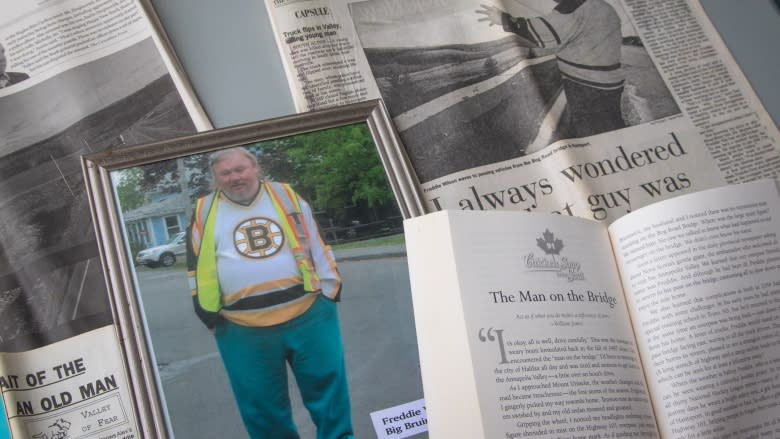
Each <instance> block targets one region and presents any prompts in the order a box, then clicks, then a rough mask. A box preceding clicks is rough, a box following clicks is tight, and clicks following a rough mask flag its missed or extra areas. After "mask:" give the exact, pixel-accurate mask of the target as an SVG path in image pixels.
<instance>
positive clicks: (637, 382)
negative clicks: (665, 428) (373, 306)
mask: <svg viewBox="0 0 780 439" xmlns="http://www.w3.org/2000/svg"><path fill="white" fill-rule="evenodd" d="M437 216H439V218H440V219H442V221H440V222H436V221H432V220H431V217H433V218H436V217H437ZM444 219H447V221H444ZM417 224H419V226H418V227H415V225H417ZM447 224H449V227H450V229H449V233H442V231H441V230H442V229H443V228H446V227H447ZM406 230H407V243H408V252H409V265H410V267H411V268H410V270H411V272H412V292H413V296H414V300H415V319H416V320H417V321H418V331H428V334H422V333H421V334H420V335H419V336H418V345H419V347H420V352H421V362H422V364H421V367H422V370H423V382H424V387H425V398H426V405H427V410H428V415H429V430H430V432H431V435H432V436H437V435H438V436H440V437H464V436H460V435H458V434H457V433H458V431H462V430H461V428H466V427H465V426H466V425H468V424H471V423H474V422H475V421H477V422H479V421H480V420H481V423H482V425H483V428H484V433H483V436H480V437H486V438H499V437H500V438H517V437H527V436H534V437H598V435H599V434H601V435H602V436H604V435H606V434H611V433H615V434H616V436H614V437H618V436H619V434H620V433H628V434H631V432H633V433H634V434H639V435H640V436H639V437H656V435H657V430H656V426H655V422H654V418H653V414H652V410H651V407H650V404H649V399H648V396H647V393H646V386H645V383H644V379H643V374H642V371H641V366H640V363H639V360H638V357H637V353H636V350H635V343H634V340H633V335H632V331H631V326H630V323H629V319H628V314H627V310H626V308H625V303H624V299H623V295H622V290H621V287H620V284H619V280H618V275H617V270H616V268H615V266H614V260H613V256H612V253H611V250H610V248H609V243H608V237H607V233H606V230H605V228H604V226H603V225H602V224H600V223H597V222H592V221H587V220H582V219H578V218H569V217H565V216H562V215H552V214H524V213H517V212H464V211H447V212H442V213H436V214H432V215H426V216H425V217H422V218H421V219H413V220H409V221H407V222H406ZM431 236H437V237H439V239H432V238H431ZM423 237H425V238H423ZM448 258H449V259H451V261H450V260H448ZM440 267H445V268H440ZM437 278H441V283H440V284H439V287H438V288H436V287H435V286H436V283H435V280H436V279H437ZM453 278H456V279H457V282H452V279H453ZM459 343H460V344H461V345H460V346H459ZM466 361H467V362H468V364H469V365H470V366H471V367H472V370H471V371H470V375H469V374H465V373H460V374H454V375H450V376H446V374H447V373H448V372H449V371H450V369H452V367H453V366H452V365H456V366H454V367H457V368H462V367H463V364H462V362H466ZM474 395H475V396H474ZM472 396H473V397H474V398H475V399H476V400H477V401H476V403H475V404H474V407H477V409H478V410H479V412H478V413H464V412H463V411H460V412H457V411H452V410H451V409H453V408H454V407H456V405H457V406H458V407H460V408H461V409H462V408H463V407H464V406H465V405H466V404H465V403H464V402H463V400H464V399H468V398H471V397H472ZM477 409H475V410H477ZM469 437H477V436H469ZM605 437H612V436H605Z"/></svg>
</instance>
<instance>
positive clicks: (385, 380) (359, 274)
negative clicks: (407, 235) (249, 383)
mask: <svg viewBox="0 0 780 439" xmlns="http://www.w3.org/2000/svg"><path fill="white" fill-rule="evenodd" d="M337 257H338V258H339V269H340V271H341V273H342V276H343V278H344V288H343V290H342V302H341V303H340V305H339V310H340V311H339V312H340V318H341V327H342V335H343V338H344V345H345V354H346V362H347V372H348V375H349V380H350V394H351V398H352V417H353V422H354V427H355V433H356V437H358V438H372V437H375V434H374V430H373V426H372V425H371V420H370V418H369V413H370V412H372V411H376V410H379V409H383V408H387V407H392V406H395V405H398V404H403V403H406V402H410V401H413V400H416V399H419V398H422V385H421V383H420V369H419V363H418V358H417V347H416V337H415V332H414V323H413V317H412V305H411V297H410V291H409V279H408V271H407V265H406V258H405V256H403V248H402V247H385V248H384V249H383V250H382V253H381V254H379V253H376V252H375V251H372V250H365V249H364V250H352V251H348V252H343V253H341V254H337ZM138 279H139V283H140V286H141V291H142V294H141V295H142V300H143V305H144V309H145V313H146V319H147V324H148V327H149V331H150V334H151V338H152V343H153V345H154V352H155V356H156V362H157V364H158V367H159V371H160V380H161V382H162V385H163V391H164V393H165V398H166V401H167V407H168V411H169V414H170V418H171V423H172V428H173V430H174V434H175V435H176V436H177V437H181V438H187V437H229V438H243V437H246V433H245V432H244V429H243V426H242V425H241V421H240V418H239V416H238V412H237V409H236V406H235V403H234V402H233V396H232V393H231V391H230V388H229V385H228V382H227V377H226V376H225V372H224V369H223V366H222V362H221V359H220V357H219V354H218V353H217V350H216V345H215V343H214V341H213V338H212V336H211V335H210V334H209V332H208V331H207V330H206V329H205V327H203V326H202V324H201V323H200V322H199V321H198V320H197V318H196V317H195V316H194V314H193V313H192V304H191V298H190V296H189V294H188V293H187V281H186V278H185V274H184V273H183V272H182V271H179V270H148V269H141V270H139V273H138ZM291 382H294V380H292V379H291ZM291 398H292V399H293V404H294V411H295V418H296V422H297V423H298V425H299V426H300V429H301V437H302V438H314V437H315V432H314V427H313V426H312V425H311V422H310V421H309V420H308V414H307V412H306V410H305V408H303V405H302V404H301V403H300V399H299V398H298V396H297V388H295V387H294V386H292V391H291ZM423 436H424V435H423ZM418 437H421V436H418Z"/></svg>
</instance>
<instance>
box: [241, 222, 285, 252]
mask: <svg viewBox="0 0 780 439" xmlns="http://www.w3.org/2000/svg"><path fill="white" fill-rule="evenodd" d="M233 242H234V244H235V246H236V250H238V252H239V253H241V254H242V255H244V256H247V257H250V258H256V259H261V258H267V257H270V256H273V255H275V254H276V253H277V252H278V251H279V249H281V248H282V244H284V233H282V228H281V227H280V226H279V224H277V223H276V222H274V221H272V220H270V219H268V218H252V219H248V220H246V221H244V222H242V223H241V224H239V225H238V226H237V227H236V229H235V231H233Z"/></svg>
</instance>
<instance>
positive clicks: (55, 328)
mask: <svg viewBox="0 0 780 439" xmlns="http://www.w3.org/2000/svg"><path fill="white" fill-rule="evenodd" d="M0 6H1V7H2V10H3V17H2V19H0V114H2V115H3V116H2V118H0V139H1V140H2V142H0V176H1V177H0V352H2V353H3V354H2V357H1V358H0V376H4V377H5V378H6V379H7V378H8V376H9V375H14V374H17V372H18V373H22V370H21V369H20V368H19V367H17V364H22V363H24V364H28V365H30V364H31V365H33V366H30V367H29V368H30V370H32V368H35V367H39V368H47V367H49V366H48V365H49V361H60V359H61V360H62V362H63V364H65V363H67V362H68V361H71V360H73V361H75V357H77V356H79V355H82V353H83V355H85V356H87V355H94V356H98V357H100V356H102V355H103V352H110V351H111V349H113V348H114V346H116V345H117V344H118V343H119V341H118V340H119V339H118V338H117V334H116V329H115V327H114V326H113V325H112V323H113V317H112V314H111V309H110V305H109V297H108V294H107V290H106V282H105V278H104V276H103V269H102V267H101V263H100V258H99V254H98V249H97V244H96V239H95V234H94V230H93V226H92V220H91V215H90V211H89V206H88V202H87V197H86V193H85V189H84V183H83V176H82V170H81V161H80V156H81V155H82V154H85V153H89V152H96V151H102V150H107V149H112V148H121V147H124V146H126V145H132V144H136V143H141V142H148V141H151V140H158V139H166V138H169V137H174V136H181V135H184V134H191V133H194V132H196V131H197V130H198V129H205V128H208V127H209V126H210V123H209V121H208V119H207V118H206V117H205V113H203V112H202V110H201V109H200V107H199V106H198V105H197V100H196V99H195V97H194V94H191V93H190V92H189V88H179V87H177V85H183V84H186V79H185V78H183V76H181V72H180V71H176V70H175V69H172V67H173V66H175V65H176V64H175V62H173V60H172V59H170V54H169V53H166V52H165V51H164V50H162V49H163V48H162V47H161V46H160V45H159V41H161V40H160V39H157V42H156V41H155V39H156V38H155V37H156V36H155V33H154V32H155V31H154V29H153V27H152V26H151V21H150V18H149V16H148V15H147V13H146V12H145V11H144V10H143V9H142V8H141V6H140V4H139V3H138V2H136V1H133V0H118V1H117V0H111V1H106V0H102V1H87V0H65V1H57V2H13V1H8V0H2V1H0ZM93 331H97V332H93ZM88 332H89V333H90V334H93V335H90V336H89V337H86V336H85V338H83V340H82V337H81V336H79V335H80V334H85V333H88ZM75 336H79V337H75ZM74 344H75V345H76V346H77V347H67V346H72V345H74ZM41 348H44V349H52V350H53V351H54V352H68V354H67V355H61V354H56V355H53V357H52V358H53V359H49V360H47V361H46V362H42V363H41V366H35V362H36V361H40V359H41V357H39V356H36V355H37V354H34V351H35V350H36V349H41ZM5 354H8V355H5ZM11 354H13V355H11ZM28 354H29V355H30V360H29V362H28V360H27V359H26V356H27V355H28ZM69 356H73V357H74V358H73V359H69V358H68V357H69ZM36 359H37V360H36ZM20 362H21V363H20ZM25 362H27V363H25ZM52 364H54V363H52ZM85 364H86V365H85V366H84V367H86V368H87V369H88V370H89V373H90V374H95V376H97V375H101V376H109V375H114V376H116V377H119V375H120V374H123V373H124V372H123V368H122V364H121V361H119V359H117V361H114V362H110V363H104V362H98V361H93V360H86V357H85ZM52 367H53V366H52ZM25 368H28V367H27V366H24V368H22V369H25ZM25 370H26V369H25ZM30 373H32V372H30ZM47 373H48V375H47V376H50V377H51V374H52V372H47ZM25 374H26V372H25ZM17 375H18V374H17ZM18 376H20V377H21V376H24V375H18ZM90 376H92V375H90ZM20 379H21V378H20ZM6 384H9V386H15V384H13V383H6ZM33 384H34V383H27V384H26V385H27V386H33ZM20 385H21V382H20ZM118 388H119V390H117V391H118V392H119V393H123V392H126V391H127V390H126V389H125V388H124V387H123V386H118ZM68 392H70V394H71V395H72V396H73V399H72V401H70V400H68V401H67V402H66V401H65V400H63V399H57V400H56V402H55V400H54V399H51V400H50V401H51V404H57V405H70V404H71V403H72V404H74V405H75V404H76V403H77V401H78V399H77V397H76V393H75V392H73V391H72V390H68ZM55 394H56V395H60V393H59V391H57V392H55ZM14 395H16V396H14ZM17 397H19V398H25V397H26V396H24V395H21V396H19V394H18V393H16V394H15V393H14V392H13V389H12V388H10V387H9V388H6V386H3V401H4V403H5V407H4V409H5V413H6V415H7V417H9V418H12V417H17V418H18V419H20V420H21V419H23V418H24V419H28V418H26V416H27V415H29V414H31V413H34V414H36V415H37V414H40V413H42V411H44V412H45V411H49V410H48V409H47V407H45V406H43V405H40V406H37V405H36V404H37V403H38V402H37V401H38V400H36V401H33V402H32V403H31V404H32V412H31V411H30V410H29V408H30V407H28V406H27V404H26V403H19V404H17V403H16V402H14V401H16V400H17V399H16V398H17ZM57 398H59V396H57ZM122 398H125V396H121V398H120V400H121V399H122ZM40 401H43V400H42V399H41V400H40ZM42 404H43V403H42ZM123 404H124V403H123ZM51 407H53V406H51ZM51 407H49V408H51ZM112 407H115V408H118V407H119V406H118V405H112ZM85 410H86V409H85ZM124 410H125V411H126V416H131V415H132V410H133V408H132V406H129V405H126V404H125V405H124ZM47 419H48V418H47ZM63 419H65V421H67V422H69V423H72V424H73V427H75V426H76V424H75V423H74V421H73V420H69V419H67V418H63ZM123 419H127V420H128V422H129V423H125V425H127V426H130V425H132V423H133V422H132V419H131V418H127V417H125V418H123ZM55 421H58V419H54V418H52V419H51V422H50V423H49V424H47V425H46V426H43V424H40V425H39V424H36V425H35V428H34V429H32V430H24V429H25V428H27V427H30V428H32V424H30V423H29V422H26V421H24V422H22V421H18V422H17V421H12V422H11V425H12V426H13V428H14V437H31V436H32V435H33V434H38V433H42V434H46V435H48V437H57V436H52V434H50V433H51V432H52V431H53V430H45V428H44V427H46V428H55V427H49V425H54V423H55ZM36 422H37V421H36ZM46 422H49V421H46ZM0 424H2V425H0V433H2V432H3V430H4V425H5V423H0ZM61 425H65V424H61ZM39 427H40V428H39ZM95 428H97V427H95ZM33 430H35V431H33ZM117 431H118V430H117ZM80 432H82V431H81V430H80ZM136 434H137V433H136ZM0 436H2V434H0ZM41 437H44V436H41ZM70 437H74V434H73V432H71V436H70ZM116 437H121V436H120V435H117V436H116ZM128 437H129V436H128Z"/></svg>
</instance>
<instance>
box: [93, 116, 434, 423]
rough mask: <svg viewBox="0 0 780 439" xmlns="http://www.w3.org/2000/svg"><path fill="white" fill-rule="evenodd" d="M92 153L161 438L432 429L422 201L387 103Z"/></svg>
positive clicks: (98, 217)
mask: <svg viewBox="0 0 780 439" xmlns="http://www.w3.org/2000/svg"><path fill="white" fill-rule="evenodd" d="M82 165H83V170H84V176H85V181H86V185H87V191H88V195H89V200H90V206H91V209H92V215H93V218H94V220H95V227H96V232H97V239H98V244H99V248H100V254H101V260H102V263H103V265H104V270H105V273H106V281H107V284H108V288H109V290H110V298H111V306H112V311H113V313H114V319H115V322H116V328H117V331H118V333H119V334H118V338H119V339H120V340H122V346H121V349H122V352H123V356H124V360H125V362H126V365H125V367H126V370H127V375H128V378H129V381H130V385H131V388H132V392H133V401H134V403H135V410H136V414H137V419H138V420H139V424H140V425H139V427H140V428H141V430H142V431H143V432H144V434H145V435H146V436H149V437H174V436H177V437H231V438H241V437H251V436H253V435H256V434H257V433H252V432H259V431H262V432H264V433H268V432H271V436H273V437H282V436H283V435H284V436H285V437H288V436H286V435H288V434H293V433H292V431H293V430H297V432H298V434H300V437H303V438H307V437H315V431H318V430H319V431H322V432H330V433H327V434H335V435H337V436H338V435H342V436H343V437H350V436H349V434H352V435H353V436H354V437H360V438H367V437H391V436H393V435H394V436H393V437H412V436H413V437H426V435H427V433H426V424H427V421H426V419H425V413H424V403H423V402H422V397H423V393H422V384H421V379H420V369H419V360H418V356H417V345H416V334H415V328H414V319H413V315H412V305H411V295H410V290H409V279H408V268H407V265H406V252H405V245H404V240H403V231H402V221H403V219H405V218H409V217H413V216H417V215H420V214H422V213H423V203H422V201H421V197H420V195H419V193H418V189H417V188H418V184H417V181H416V180H415V178H414V176H413V174H412V173H411V171H410V169H411V168H410V167H409V165H408V161H407V159H406V157H405V155H404V154H403V151H402V149H401V147H400V145H399V142H398V140H397V135H396V132H395V130H394V128H393V126H392V124H391V123H390V119H389V117H388V115H387V113H386V110H385V108H384V105H383V104H382V102H381V101H370V102H363V103H359V104H353V105H349V106H345V107H341V108H334V109H328V110H323V111H317V112H312V113H306V114H299V115H294V116H288V117H282V118H277V119H272V120H267V121H262V122H257V123H251V124H246V125H241V126H236V127H230V128H224V129H218V130H214V131H209V132H205V133H202V134H197V135H192V136H187V137H182V138H177V139H172V140H169V141H164V142H156V143H150V144H146V145H139V146H133V147H127V148H124V149H120V150H116V151H108V152H102V153H97V154H89V155H85V156H83V157H82ZM402 432H403V433H404V435H403V436H400V435H399V433H402ZM342 436H338V437H342Z"/></svg>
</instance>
